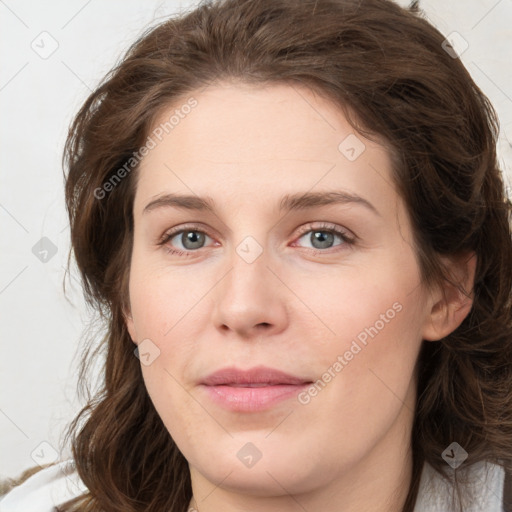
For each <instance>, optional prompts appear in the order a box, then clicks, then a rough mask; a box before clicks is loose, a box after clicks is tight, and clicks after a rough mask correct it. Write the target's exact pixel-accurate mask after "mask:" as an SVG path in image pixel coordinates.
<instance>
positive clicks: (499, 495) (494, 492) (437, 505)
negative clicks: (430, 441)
mask: <svg viewBox="0 0 512 512" xmlns="http://www.w3.org/2000/svg"><path fill="white" fill-rule="evenodd" d="M461 473H463V474H461V476H463V479H464V483H463V484H462V485H461V488H462V489H463V493H464V495H465V496H466V498H465V499H464V498H463V499H464V500H465V503H463V504H462V505H463V510H464V511H466V512H480V511H482V510H485V511H486V512H503V510H504V508H503V503H504V500H503V491H504V486H505V470H504V469H503V467H501V466H499V465H497V464H493V463H491V462H487V461H481V462H477V463H475V464H472V465H471V466H468V467H467V468H466V469H465V470H464V471H462V472H461ZM453 500H454V494H453V486H452V483H451V482H449V481H447V480H445V479H443V478H442V477H441V475H439V473H438V472H437V471H436V470H435V469H434V468H433V467H432V466H431V465H430V464H428V463H425V465H424V466H423V471H422V474H421V480H420V486H419V490H418V497H417V500H416V506H415V508H414V512H420V511H421V512H445V511H449V510H458V508H457V506H458V505H459V503H458V500H457V499H456V498H455V501H453ZM506 510H508V508H507V509H506Z"/></svg>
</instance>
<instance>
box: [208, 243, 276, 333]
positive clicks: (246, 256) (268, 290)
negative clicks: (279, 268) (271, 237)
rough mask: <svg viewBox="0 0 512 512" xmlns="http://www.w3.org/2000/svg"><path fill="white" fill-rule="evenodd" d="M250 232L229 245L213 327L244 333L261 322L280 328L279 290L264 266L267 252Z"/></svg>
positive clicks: (218, 291) (266, 263) (254, 328)
mask: <svg viewBox="0 0 512 512" xmlns="http://www.w3.org/2000/svg"><path fill="white" fill-rule="evenodd" d="M265 245H266V244H265V242H262V243H260V242H259V241H257V240H256V238H255V237H254V236H252V235H247V236H245V237H242V240H241V241H240V242H239V243H238V244H236V245H233V246H232V249H231V251H230V253H229V255H228V256H227V257H228V260H229V261H228V265H229V268H230V270H229V272H228V273H227V275H226V276H225V277H224V279H222V282H221V283H219V286H217V287H216V294H215V305H214V322H215V324H216V326H217V327H220V328H223V329H226V328H229V329H230V330H233V331H237V332H238V333H239V334H242V333H243V334H244V335H248V334H249V333H250V332H252V331H254V333H256V332H258V333H259V332H260V331H259V329H260V328H261V326H262V325H264V326H265V327H266V328H267V329H269V328H271V329H272V330H273V331H276V330H279V329H281V328H283V325H284V324H285V323H286V310H285V306H284V305H285V302H284V297H282V296H281V293H282V290H281V287H279V286H278V285H277V283H273V282H272V281H275V280H276V278H275V276H274V275H273V273H272V272H271V271H270V270H269V269H268V268H267V265H269V263H270V261H269V256H270V251H269V249H268V248H267V247H266V246H265Z"/></svg>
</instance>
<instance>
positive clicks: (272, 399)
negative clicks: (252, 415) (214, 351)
mask: <svg viewBox="0 0 512 512" xmlns="http://www.w3.org/2000/svg"><path fill="white" fill-rule="evenodd" d="M312 382H313V381H312V380H310V379H308V378H303V377H299V376H295V375H291V374H289V373H286V372H283V371H281V370H277V369H274V368H268V367H265V366H258V367H255V368H251V369H249V370H239V369H237V368H234V367H230V368H224V369H221V370H219V371H216V372H214V373H212V374H210V375H209V376H208V377H206V378H205V379H204V380H202V381H201V382H200V387H201V388H202V389H203V390H204V391H205V393H206V395H207V396H208V398H209V399H210V400H211V401H212V402H214V403H215V404H217V405H219V406H221V407H223V408H225V409H228V410H231V411H235V412H256V411H262V410H265V409H269V408H271V407H272V406H274V405H276V404H277V403H279V402H282V401H284V400H289V399H291V398H293V397H296V396H297V395H298V393H300V392H301V391H303V390H304V389H305V388H306V387H307V386H309V385H310V384H312Z"/></svg>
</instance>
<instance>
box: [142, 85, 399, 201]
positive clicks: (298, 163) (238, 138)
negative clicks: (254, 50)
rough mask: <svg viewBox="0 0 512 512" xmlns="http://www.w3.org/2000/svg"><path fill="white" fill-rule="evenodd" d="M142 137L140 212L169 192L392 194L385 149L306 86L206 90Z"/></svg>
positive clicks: (178, 104)
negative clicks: (148, 140)
mask: <svg viewBox="0 0 512 512" xmlns="http://www.w3.org/2000/svg"><path fill="white" fill-rule="evenodd" d="M191 99H192V100H193V101H191ZM192 104H195V106H194V107H193V108H188V107H187V108H185V106H186V105H192ZM170 120H172V121H173V122H170ZM150 136H152V137H153V138H154V139H155V147H154V148H153V149H152V150H151V151H149V153H148V154H147V155H146V156H145V157H144V158H143V159H142V162H141V165H140V169H139V180H138V186H137V195H136V204H135V209H136V210H139V211H141V209H142V208H143V206H144V205H143V203H145V202H147V201H148V200H149V199H151V198H152V197H154V196H155V195H157V194H159V193H162V192H164V191H171V190H177V191H180V192H182V193H185V192H186V193H191V192H192V193H196V194H198V195H206V194H207V193H208V194H209V195H215V192H217V193H220V194H221V195H222V196H223V198H224V199H225V198H226V197H228V196H230V197H231V198H232V199H236V198H237V197H238V199H239V201H240V202H243V200H242V197H247V198H251V199H252V200H253V202H254V200H255V198H256V194H258V193H261V194H265V196H266V197H267V198H270V196H271V194H272V193H273V192H274V191H275V192H276V193H278V192H283V191H286V192H289V193H293V192H296V191H305V190H309V189H313V188H315V189H318V190H320V189H322V190H323V189H331V188H338V189H339V188H340V186H341V187H344V188H345V189H347V190H348V191H349V192H354V193H361V194H362V193H363V192H364V193H366V194H367V195H368V194H369V195H370V196H372V197H373V198H374V201H376V202H383V201H384V200H386V199H388V200H389V199H392V198H394V197H395V196H396V191H395V190H394V187H393V186H392V185H391V183H392V178H391V159H390V154H389V151H388V150H387V149H386V148H385V147H384V146H383V145H381V144H379V143H377V142H372V141H370V140H368V139H366V138H364V137H363V136H361V135H360V134H358V133H356V132H355V130H354V128H353V127H352V126H351V125H350V124H349V122H348V121H347V120H346V118H345V116H344V114H343V111H342V110H341V109H340V108H339V107H337V106H336V105H334V104H333V103H332V102H330V101H329V100H328V99H326V98H324V97H322V96H320V95H318V94H317V93H315V92H313V91H311V90H310V89H308V88H305V87H299V86H295V85H293V86H291V85H287V84H272V85H265V86H252V85H247V84H233V83H221V84H217V85H215V86H210V87H207V88H204V89H202V90H198V91H195V92H192V93H190V94H189V95H184V96H183V97H182V98H180V99H179V100H177V101H176V102H174V103H173V104H172V105H170V106H168V107H166V108H165V109H163V110H162V111H161V112H160V115H159V116H158V118H157V119H156V121H155V123H154V125H153V127H152V129H151V133H150ZM379 196H380V200H378V198H379ZM393 202H394V201H393Z"/></svg>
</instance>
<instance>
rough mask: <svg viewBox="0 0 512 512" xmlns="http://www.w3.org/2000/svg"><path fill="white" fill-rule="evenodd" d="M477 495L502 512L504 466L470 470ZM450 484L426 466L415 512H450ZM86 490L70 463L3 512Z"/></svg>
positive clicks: (471, 511)
mask: <svg viewBox="0 0 512 512" xmlns="http://www.w3.org/2000/svg"><path fill="white" fill-rule="evenodd" d="M469 469H470V470H471V474H472V478H473V482H474V485H475V488H476V489H477V492H476V493H475V496H476V499H475V500H474V501H472V502H471V503H470V504H469V505H468V504H464V508H463V510H464V512H503V508H502V499H503V484H504V476H505V472H504V470H503V468H502V467H501V466H497V465H495V464H490V463H478V464H474V465H472V466H470V467H469ZM450 490H451V487H450V484H449V483H447V482H445V481H444V480H442V479H441V477H440V476H439V475H438V474H437V472H436V471H435V470H434V469H433V468H432V467H431V466H430V465H429V464H425V465H424V467H423V472H422V474H421V480H420V487H419V491H418V498H417V500H416V506H415V508H414V512H450V511H452V510H457V509H454V508H453V505H452V504H451V502H450V498H449V496H450V495H451V493H450ZM86 491H87V489H86V487H85V485H84V484H83V482H82V480H81V479H80V478H79V477H78V474H77V473H76V471H75V466H74V462H73V461H72V460H67V461H63V462H60V463H58V464H56V465H55V466H50V467H48V468H45V469H42V470H40V471H39V472H37V473H36V474H34V475H32V476H31V477H30V478H28V479H27V480H25V482H23V483H22V484H21V485H19V486H17V487H15V488H13V489H12V490H11V491H10V492H9V493H7V494H6V495H5V496H4V498H3V499H2V500H1V501H0V512H53V511H54V509H53V507H55V506H57V505H60V504H62V503H63V502H65V501H67V500H69V499H71V498H74V497H75V496H79V495H80V494H82V493H84V492H86Z"/></svg>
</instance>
